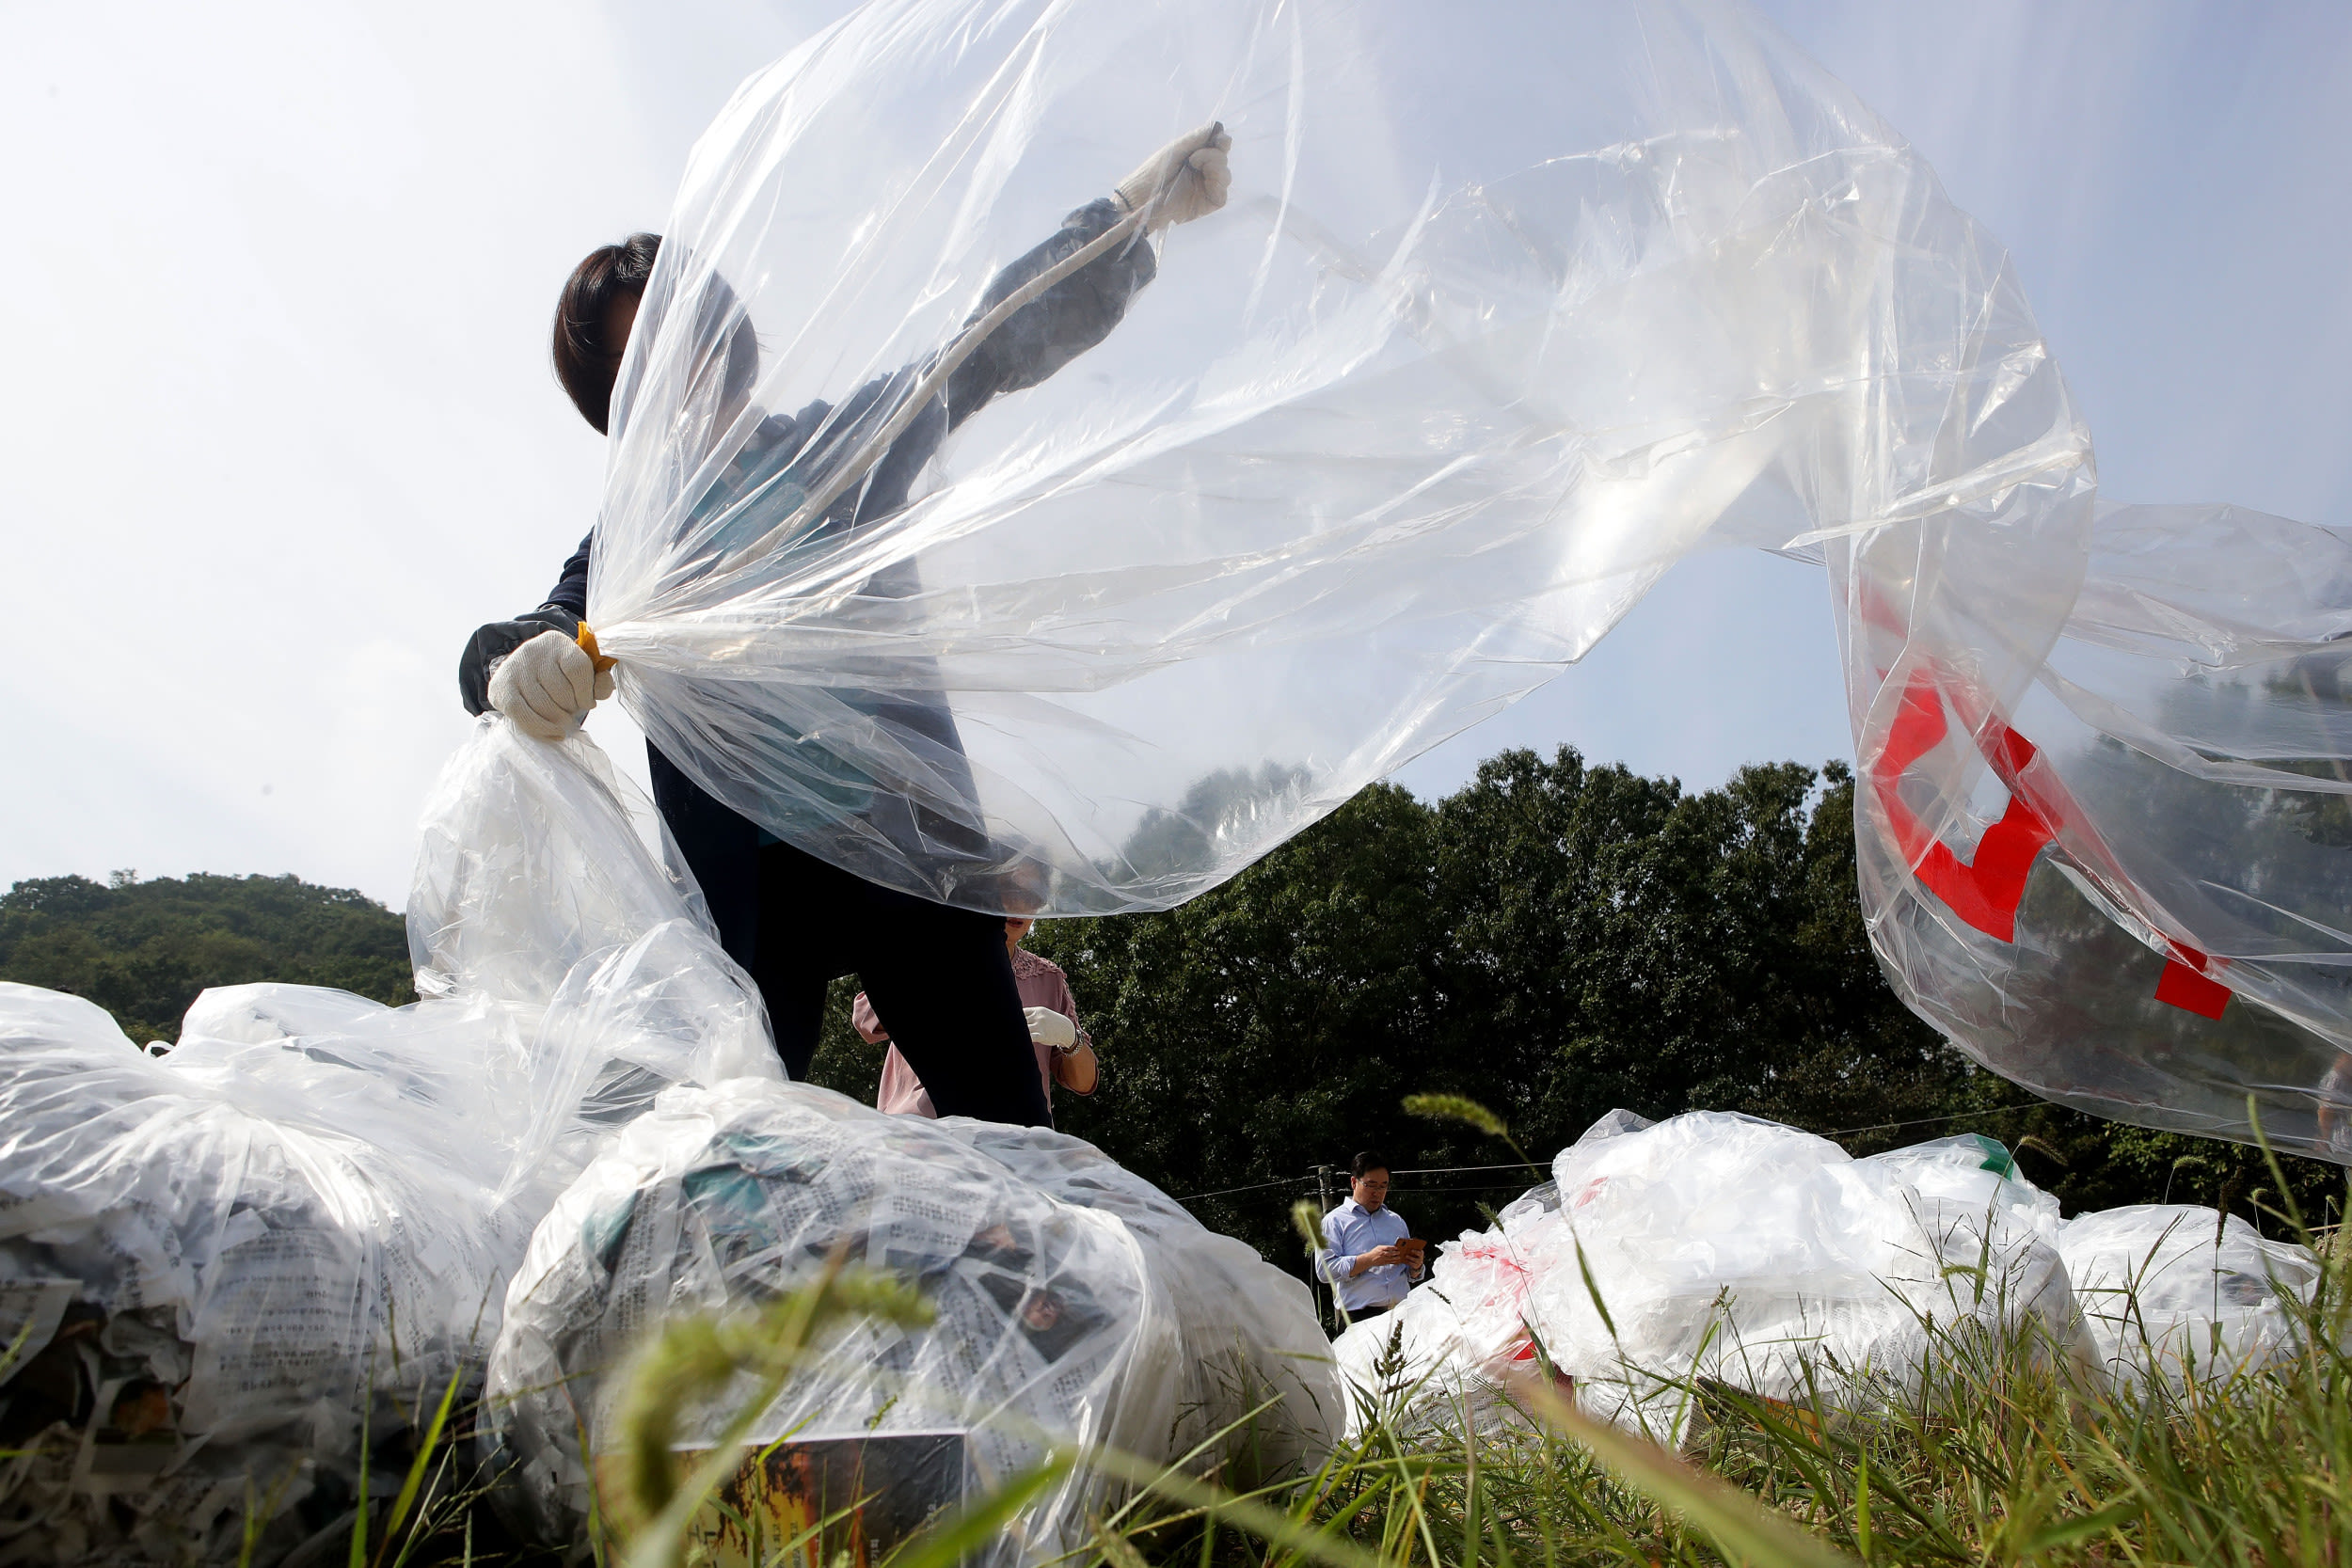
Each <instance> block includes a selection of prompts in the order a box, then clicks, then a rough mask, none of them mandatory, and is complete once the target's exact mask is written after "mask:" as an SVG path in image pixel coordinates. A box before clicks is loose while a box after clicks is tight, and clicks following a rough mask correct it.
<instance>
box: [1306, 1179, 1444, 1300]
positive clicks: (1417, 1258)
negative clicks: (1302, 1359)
mask: <svg viewBox="0 0 2352 1568" xmlns="http://www.w3.org/2000/svg"><path fill="white" fill-rule="evenodd" d="M1347 1174H1348V1191H1349V1194H1350V1196H1349V1197H1348V1200H1347V1201H1346V1202H1345V1203H1343V1204H1341V1205H1340V1206H1339V1207H1338V1208H1336V1209H1334V1210H1332V1211H1331V1212H1329V1213H1327V1214H1326V1215H1324V1216H1323V1250H1322V1251H1321V1252H1319V1253H1317V1254H1316V1255H1315V1272H1316V1273H1318V1274H1320V1275H1323V1277H1324V1278H1325V1279H1327V1280H1328V1281H1330V1283H1331V1288H1332V1290H1333V1291H1335V1292H1336V1293H1337V1294H1338V1296H1339V1299H1340V1308H1341V1310H1343V1312H1345V1313H1346V1314H1347V1316H1348V1317H1350V1318H1352V1319H1360V1318H1369V1317H1373V1316H1375V1315H1376V1314H1378V1313H1382V1312H1386V1311H1388V1310H1390V1309H1391V1307H1396V1306H1397V1305H1399V1304H1400V1303H1402V1302H1403V1301H1404V1300H1405V1293H1406V1291H1409V1290H1411V1289H1412V1285H1413V1281H1415V1280H1417V1279H1419V1278H1420V1277H1421V1276H1422V1254H1423V1253H1424V1252H1425V1251H1426V1250H1427V1248H1428V1245H1429V1243H1426V1242H1417V1241H1414V1240H1413V1239H1412V1238H1411V1237H1410V1236H1409V1235H1407V1234H1406V1231H1407V1230H1408V1229H1409V1228H1410V1227H1407V1226H1406V1223H1405V1216H1404V1215H1402V1214H1400V1213H1398V1212H1396V1211H1395V1210H1393V1209H1391V1208H1390V1207H1389V1206H1388V1203H1389V1162H1388V1161H1387V1160H1385V1159H1383V1158H1381V1156H1379V1155H1378V1154H1375V1153H1374V1152H1373V1151H1372V1150H1371V1149H1366V1150H1364V1151H1363V1152H1362V1153H1360V1154H1359V1155H1357V1156H1356V1158H1355V1159H1353V1160H1351V1161H1349V1162H1348V1166H1347Z"/></svg>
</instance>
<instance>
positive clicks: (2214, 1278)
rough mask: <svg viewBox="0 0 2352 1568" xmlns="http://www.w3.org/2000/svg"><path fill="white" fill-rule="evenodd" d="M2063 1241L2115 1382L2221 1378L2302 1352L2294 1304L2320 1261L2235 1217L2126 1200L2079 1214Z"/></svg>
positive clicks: (2077, 1291) (2313, 1284)
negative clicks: (2114, 1206)
mask: <svg viewBox="0 0 2352 1568" xmlns="http://www.w3.org/2000/svg"><path fill="white" fill-rule="evenodd" d="M2058 1255H2059V1256H2060V1257H2062V1258H2063V1259H2066V1272H2067V1275H2069V1277H2070V1278H2071V1279H2072V1280H2073V1283H2074V1299H2075V1301H2076V1302H2077V1303H2079V1304H2080V1306H2081V1308H2082V1314H2083V1321H2084V1323H2086V1324H2087V1325H2088V1326H2089V1328H2090V1337H2091V1339H2092V1341H2093V1342H2094V1343H2095V1344H2096V1345H2097V1347H2098V1354H2099V1362H2100V1365H2101V1366H2102V1367H2104V1368H2105V1369H2106V1372H2107V1375H2108V1377H2109V1378H2111V1379H2112V1380H2113V1381H2114V1382H2116V1383H2117V1384H2119V1385H2144V1384H2146V1383H2147V1382H2148V1381H2149V1380H2150V1379H2151V1378H2153V1377H2162V1378H2164V1379H2165V1380H2166V1381H2168V1382H2170V1383H2172V1384H2174V1385H2176V1386H2177V1385H2178V1384H2180V1383H2181V1382H2182V1381H2183V1380H2184V1379H2185V1377H2187V1376H2188V1375H2190V1374H2191V1373H2192V1372H2193V1373H2194V1374H2195V1375H2196V1376H2197V1377H2198V1378H2200V1379H2204V1380H2218V1379H2226V1378H2228V1377H2230V1376H2232V1375H2234V1374H2236V1373H2240V1372H2258V1371H2261V1370H2263V1369H2264V1368H2265V1367H2267V1366H2269V1365H2271V1364H2272V1363H2273V1362H2275V1361H2278V1360H2280V1359H2281V1358H2283V1357H2286V1356H2290V1355H2293V1354H2295V1353H2296V1351H2297V1350H2298V1349H2300V1348H2301V1345H2302V1323H2301V1321H2300V1319H2299V1318H2298V1317H2297V1315H2296V1313H2297V1307H2298V1305H2299V1304H2303V1303H2308V1302H2309V1301H2310V1300H2311V1298H2312V1291H2314V1290H2315V1289H2316V1288H2317V1287H2318V1284H2319V1260H2318V1259H2316V1258H2313V1257H2312V1252H2311V1249H2310V1248H2309V1247H2305V1246H2299V1245H2297V1244H2296V1243H2293V1242H2273V1241H2270V1240H2267V1239H2266V1238H2265V1237H2263V1236H2262V1235H2260V1234H2259V1233H2257V1232H2256V1231H2255V1229H2254V1227H2252V1226H2250V1225H2249V1224H2247V1223H2246V1222H2245V1221H2244V1220H2242V1219H2239V1218H2238V1217H2237V1216H2236V1215H2235V1214H2232V1215H2229V1216H2228V1217H2227V1218H2226V1219H2225V1218H2223V1217H2222V1216H2220V1215H2218V1214H2217V1213H2216V1212H2214V1211H2213V1210H2211V1209H2200V1208H2195V1207H2192V1206H2190V1205H2187V1204H2178V1203H2140V1204H2133V1205H2131V1206H2129V1207H2127V1208H2122V1209H2108V1210H2104V1211H2102V1212H2096V1213H2089V1214H2078V1215H2076V1216H2075V1217H2074V1218H2073V1219H2071V1220H2069V1221H2067V1222H2066V1224H2065V1226H2064V1227H2062V1228H2061V1229H2060V1230H2059V1231H2058Z"/></svg>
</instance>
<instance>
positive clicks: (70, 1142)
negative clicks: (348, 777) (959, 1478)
mask: <svg viewBox="0 0 2352 1568" xmlns="http://www.w3.org/2000/svg"><path fill="white" fill-rule="evenodd" d="M624 799H625V796H624V794H623V792H622V786H620V785H618V784H615V783H614V781H613V780H612V777H611V775H610V770H609V769H607V768H604V767H603V764H602V758H601V756H600V755H599V754H597V753H596V750H595V748H594V746H593V745H592V744H590V743H588V742H586V741H582V740H575V741H571V742H567V743H565V744H564V746H562V747H553V746H548V745H546V744H544V743H541V742H537V741H532V740H529V739H526V738H524V737H522V736H518V735H516V733H515V732H514V731H513V729H512V728H511V726H509V725H507V724H506V723H505V722H504V721H485V723H484V724H483V725H482V726H481V727H480V728H479V729H478V730H477V732H476V734H475V736H474V737H473V738H472V739H471V740H470V741H469V742H468V744H467V745H466V746H465V747H464V748H462V749H461V750H460V751H459V752H457V754H456V755H455V756H454V757H453V759H452V760H451V763H450V765H449V767H448V768H447V770H446V771H445V772H444V774H443V777H442V780H441V784H440V788H439V790H438V792H437V795H436V797H435V800H434V801H433V804H432V805H431V807H430V808H429V810H428V812H427V815H426V819H425V822H424V833H423V849H422V851H421V855H420V863H419V877H418V886H417V889H416V892H415V894H414V895H413V896H412V899H411V902H410V906H409V913H410V917H411V922H412V927H411V933H412V938H413V940H414V943H415V946H416V951H417V959H418V968H419V979H420V984H421V990H424V991H425V993H426V994H425V997H424V999H423V1000H421V1001H420V1002H418V1003H416V1004H414V1005H412V1006H406V1007H400V1008H392V1007H387V1006H383V1005H382V1004H380V1003H376V1002H372V1001H369V1000H368V999H366V998H364V997H358V996H353V995H351V994H349V993H347V992H342V991H335V990H322V989H319V988H315V987H309V986H285V985H246V986H234V987H228V988H223V989H218V990H208V991H206V992H204V993H203V994H202V995H200V996H199V997H198V999H197V1001H196V1003H195V1004H194V1005H193V1006H191V1007H190V1008H189V1009H188V1012H187V1015H186V1017H185V1019H184V1021H183V1026H182V1029H181V1035H180V1039H179V1043H178V1044H177V1045H176V1046H174V1047H172V1048H171V1050H170V1051H169V1052H168V1053H167V1054H164V1055H162V1056H161V1057H157V1056H153V1055H151V1054H149V1053H146V1052H144V1051H141V1050H140V1049H139V1048H138V1047H136V1046H135V1045H134V1044H133V1043H132V1042H131V1041H130V1040H129V1039H127V1038H126V1037H124V1036H123V1035H122V1033H121V1031H120V1030H119V1029H118V1028H117V1027H116V1026H115V1024H114V1022H113V1021H112V1020H111V1019H110V1018H109V1017H108V1016H107V1015H106V1014H105V1013H104V1012H103V1010H102V1009H100V1008H99V1007H97V1006H94V1005H92V1004H90V1003H88V1002H86V1001H82V1000H80V999H78V998H74V997H69V996H63V995H60V994H58V993H56V992H53V991H45V990H37V989H34V988H31V987H26V986H19V985H0V1345H5V1344H8V1343H13V1342H15V1340H16V1338H17V1337H18V1336H19V1335H20V1334H21V1335H22V1336H23V1337H24V1346H23V1348H22V1350H21V1351H20V1353H19V1354H18V1355H17V1357H16V1358H15V1360H14V1361H13V1362H12V1363H11V1364H10V1367H9V1369H8V1371H7V1372H6V1373H5V1374H0V1378H4V1381H0V1421H6V1422H7V1423H8V1425H7V1427H6V1429H5V1430H6V1433H7V1437H8V1441H7V1444H6V1446H8V1447H9V1448H11V1449H21V1450H24V1451H23V1452H21V1453H20V1455H19V1456H18V1457H17V1458H15V1459H12V1460H10V1461H8V1462H7V1463H6V1464H5V1465H0V1507H5V1510H6V1513H5V1515H0V1517H5V1518H6V1519H7V1520H8V1521H9V1522H10V1528H11V1529H13V1530H14V1534H13V1539H12V1542H11V1544H7V1545H5V1546H0V1552H5V1553H7V1554H11V1555H8V1557H7V1560H9V1561H18V1560H27V1561H40V1562H55V1563H72V1562H84V1561H87V1562H93V1563H97V1562H103V1563H118V1562H137V1561H154V1562H171V1563H178V1562H182V1561H185V1560H207V1561H209V1560H222V1561H233V1560H237V1558H238V1554H239V1553H240V1552H241V1551H242V1550H243V1549H244V1547H245V1532H246V1527H247V1523H248V1516H250V1518H251V1522H252V1523H253V1525H254V1526H255V1528H259V1529H260V1530H261V1531H262V1534H261V1536H260V1538H259V1544H258V1551H257V1555H256V1557H255V1559H254V1560H258V1561H274V1560H278V1558H280V1557H282V1556H283V1555H285V1553H286V1552H288V1551H290V1550H292V1549H294V1547H295V1546H297V1545H298V1544H300V1543H301V1542H302V1541H303V1540H305V1539H306V1538H308V1537H310V1536H311V1535H312V1534H314V1533H316V1532H319V1531H322V1530H325V1531H327V1532H329V1533H331V1532H332V1531H334V1530H335V1529H337V1528H345V1527H344V1526H343V1525H342V1524H340V1523H339V1521H340V1520H341V1519H342V1515H343V1514H344V1513H347V1512H348V1509H349V1506H350V1504H351V1501H352V1498H353V1496H354V1494H355V1492H356V1488H357V1485H358V1481H359V1463H360V1433H361V1427H362V1422H363V1420H364V1421H365V1423H366V1430H367V1433H368V1446H369V1450H370V1452H371V1453H372V1455H373V1469H374V1470H375V1471H376V1472H377V1473H376V1474H375V1475H374V1477H373V1480H371V1481H370V1483H369V1484H370V1486H371V1489H372V1491H373V1492H375V1493H376V1495H378V1496H388V1495H389V1492H388V1491H386V1490H385V1489H386V1488H388V1487H396V1486H397V1485H398V1483H399V1477H398V1474H397V1473H396V1469H395V1471H394V1472H393V1473H390V1474H389V1475H388V1474H386V1473H385V1470H386V1466H388V1465H392V1466H397V1465H398V1464H400V1463H402V1462H404V1456H403V1449H402V1445H403V1443H404V1442H405V1441H407V1436H408V1434H407V1433H406V1429H407V1426H408V1423H409V1421H410V1419H411V1418H413V1416H414V1415H415V1413H416V1412H417V1410H418V1409H419V1408H420V1405H421V1407H422V1408H424V1409H426V1410H430V1409H432V1408H433V1407H434V1405H435V1404H436V1403H437V1401H438V1399H439V1396H440V1394H441V1392H442V1390H443V1388H444V1387H446V1386H447V1385H448V1383H449V1381H450V1380H451V1378H452V1377H453V1376H455V1377H458V1378H459V1379H460V1381H461V1383H478V1381H479V1378H480V1376H481V1372H482V1368H483V1364H484V1363H485V1360H486V1358H487V1355H488V1352H489V1348H490V1344H491V1341H492V1339H493V1338H495V1336H496V1334H497V1331H498V1321H499V1312H500V1309H501V1305H502V1304H503V1301H504V1298H505V1290H506V1283H507V1279H508V1276H509V1275H511V1274H512V1273H513V1272H514V1270H515V1268H516V1266H517V1265H518V1264H519V1263H520V1262H521V1261H522V1258H523V1254H524V1249H525V1247H526V1245H527V1244H528V1242H529V1240H530V1236H531V1233H532V1227H533V1226H534V1225H535V1224H536V1223H537V1221H538V1219H539V1217H540V1216H541V1214H543V1213H544V1212H546V1210H547V1207H548V1204H549V1203H551V1202H552V1201H553V1199H554V1197H555V1196H556V1195H557V1194H558V1193H560V1192H561V1191H562V1190H563V1188H564V1186H565V1185H566V1184H568V1182H569V1181H570V1180H571V1179H572V1178H573V1177H574V1176H576V1175H577V1174H578V1172H579V1171H580V1168H581V1167H582V1166H583V1165H584V1164H586V1163H587V1161H588V1160H589V1159H590V1158H591V1157H593V1154H594V1152H595V1148H596V1143H597V1141H598V1140H599V1139H600V1138H602V1137H605V1136H609V1135H610V1134H611V1132H612V1131H613V1129H614V1127H615V1126H616V1125H617V1124H618V1123H620V1122H622V1121H625V1120H626V1119H627V1118H628V1117H631V1116H634V1115H636V1114H637V1113H638V1112H639V1111H640V1110H642V1109H643V1108H644V1106H646V1105H648V1104H650V1103H651V1101H652V1100H653V1097H654V1096H655V1095H656V1094H657V1093H659V1092H660V1090H661V1089H663V1088H665V1087H668V1086H670V1085H674V1084H677V1083H683V1082H703V1081H708V1082H716V1081H718V1080H720V1079H733V1080H738V1081H740V1080H743V1079H746V1078H751V1077H756V1076H758V1075H761V1074H766V1075H767V1076H769V1077H771V1078H780V1077H781V1076H782V1072H781V1069H780V1067H779V1066H778V1064H777V1060H776V1056H775V1053H774V1051H773V1049H772V1047H771V1045H770V1044H769V1040H768V1033H767V1028H766V1023H765V1020H764V1017H763V1015H762V1012H761V1009H760V1005H759V1002H758V999H757V996H756V993H755V991H754V990H753V989H752V987H751V985H750V982H749V980H748V979H747V978H746V977H745V976H743V975H742V974H741V972H740V971H739V970H737V969H735V968H734V966H733V965H732V964H730V963H729V962H728V960H727V958H726V957H725V955H724V954H723V952H721V951H720V950H719V947H718V944H717V942H716V940H715V938H713V937H712V936H711V935H710V933H709V931H708V929H707V924H706V923H704V922H703V921H701V920H700V919H699V918H698V916H697V912H696V908H695V901H694V899H693V897H692V890H691V883H687V882H681V881H678V880H676V879H673V878H672V877H671V876H670V875H669V874H668V873H667V872H665V871H664V870H663V869H662V868H661V863H660V860H658V859H657V858H656V857H655V855H654V854H653V853H652V851H651V850H650V849H649V847H647V846H646V845H645V844H644V842H643V841H642V840H641V839H640V837H639V836H638V832H637V830H636V828H635V826H634V825H633V817H632V815H631V812H630V810H629V808H628V807H627V806H626V805H625V804H624V803H623V801H624ZM20 1428H21V1429H22V1430H19V1429H20ZM20 1526H21V1527H23V1528H15V1527H20ZM338 1549H339V1550H340V1547H339V1548H338Z"/></svg>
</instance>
